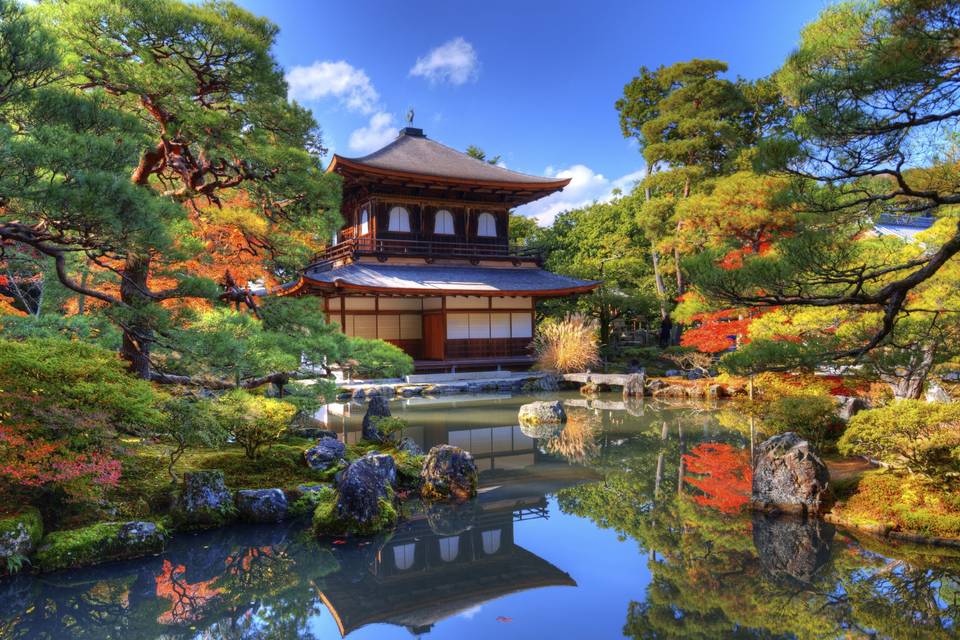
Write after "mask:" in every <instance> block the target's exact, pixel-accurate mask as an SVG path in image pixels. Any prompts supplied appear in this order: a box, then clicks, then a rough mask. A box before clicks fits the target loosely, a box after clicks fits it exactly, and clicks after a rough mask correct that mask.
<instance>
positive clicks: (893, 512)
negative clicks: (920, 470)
mask: <svg viewBox="0 0 960 640" xmlns="http://www.w3.org/2000/svg"><path fill="white" fill-rule="evenodd" d="M831 487H832V490H833V492H834V494H835V495H836V498H837V503H836V504H835V505H834V507H833V509H832V513H833V514H834V515H835V516H837V517H839V518H840V519H842V520H843V521H845V522H848V523H850V524H851V525H852V526H860V527H877V526H880V527H886V528H889V529H891V530H894V531H903V532H909V533H919V534H921V535H924V536H935V537H946V538H960V491H956V490H953V489H951V487H949V486H947V485H943V484H940V483H935V482H931V481H930V480H927V479H925V478H923V477H922V476H920V475H910V474H908V473H898V472H893V471H887V470H883V469H877V470H873V471H867V472H865V473H863V474H862V475H860V476H859V477H849V478H843V479H841V480H839V481H837V482H833V483H831Z"/></svg>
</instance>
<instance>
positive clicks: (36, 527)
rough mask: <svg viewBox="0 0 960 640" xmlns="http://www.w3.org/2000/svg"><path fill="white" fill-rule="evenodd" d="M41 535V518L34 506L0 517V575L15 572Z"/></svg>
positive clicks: (25, 559)
mask: <svg viewBox="0 0 960 640" xmlns="http://www.w3.org/2000/svg"><path fill="white" fill-rule="evenodd" d="M42 537H43V519H42V518H41V517H40V511H39V510H37V508H36V507H27V508H26V509H24V510H23V511H20V512H19V513H16V514H13V515H8V516H3V517H0V575H2V574H3V573H16V572H17V571H19V570H20V568H21V567H22V566H23V563H24V562H26V561H27V556H28V555H29V554H30V553H31V552H32V551H33V550H34V548H36V546H37V544H39V543H40V539H41V538H42Z"/></svg>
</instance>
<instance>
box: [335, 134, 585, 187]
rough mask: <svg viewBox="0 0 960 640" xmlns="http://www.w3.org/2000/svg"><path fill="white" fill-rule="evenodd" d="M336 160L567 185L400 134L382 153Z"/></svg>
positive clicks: (465, 176)
mask: <svg viewBox="0 0 960 640" xmlns="http://www.w3.org/2000/svg"><path fill="white" fill-rule="evenodd" d="M337 158H341V159H342V160H346V161H347V162H350V163H354V164H360V165H364V166H366V167H371V168H374V169H381V170H384V171H399V172H403V173H416V174H421V175H427V176H439V177H443V178H453V179H461V180H478V181H484V182H499V183H519V184H543V185H550V184H553V185H557V183H561V182H562V183H566V182H568V181H566V180H558V179H556V178H544V177H543V176H532V175H528V174H526V173H520V172H518V171H510V170H509V169H504V168H503V167H498V166H497V165H494V164H490V163H488V162H485V161H483V160H477V159H476V158H473V157H471V156H468V155H467V154H465V153H462V152H460V151H457V150H456V149H451V148H450V147H448V146H446V145H443V144H440V143H439V142H435V141H434V140H430V139H429V138H427V137H426V136H423V135H407V134H401V135H400V136H398V137H397V139H396V140H394V141H393V142H391V143H390V144H388V145H387V146H385V147H383V148H382V149H380V150H378V151H374V152H373V153H371V154H369V155H366V156H363V157H360V158H346V157H343V156H334V166H336V161H337Z"/></svg>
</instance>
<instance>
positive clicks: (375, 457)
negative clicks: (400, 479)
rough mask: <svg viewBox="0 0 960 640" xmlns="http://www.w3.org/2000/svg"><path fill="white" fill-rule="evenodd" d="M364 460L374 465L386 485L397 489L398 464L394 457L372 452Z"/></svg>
mask: <svg viewBox="0 0 960 640" xmlns="http://www.w3.org/2000/svg"><path fill="white" fill-rule="evenodd" d="M363 458H364V459H365V460H368V461H369V462H370V463H372V464H373V466H374V467H375V468H376V470H377V473H378V474H379V475H380V479H381V480H382V481H383V482H384V483H385V484H387V485H389V486H390V487H391V488H394V489H395V488H396V487H397V463H396V461H395V460H394V459H393V456H391V455H387V454H386V453H376V452H375V451H371V452H370V453H368V454H367V455H365V456H363Z"/></svg>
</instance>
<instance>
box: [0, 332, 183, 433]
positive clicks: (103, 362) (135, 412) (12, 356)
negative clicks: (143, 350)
mask: <svg viewBox="0 0 960 640" xmlns="http://www.w3.org/2000/svg"><path fill="white" fill-rule="evenodd" d="M0 390H2V392H3V393H2V394H0V408H3V409H4V410H6V411H11V410H14V409H15V410H17V411H18V412H20V414H21V415H36V414H37V413H38V412H39V411H40V410H45V412H44V416H45V417H44V425H43V426H45V427H49V428H52V429H69V428H70V427H71V425H73V424H75V423H76V422H77V421H78V420H79V419H82V418H92V417H94V416H95V417H96V418H97V419H98V421H99V422H100V423H101V430H102V434H108V433H109V432H110V431H111V430H117V431H121V432H124V433H139V432H142V431H150V430H151V429H152V428H154V427H156V426H157V425H159V424H160V423H161V422H162V421H163V413H162V412H161V410H160V406H159V404H160V402H161V401H162V399H163V397H164V396H163V395H161V394H160V393H158V392H157V391H156V390H154V388H153V387H152V386H151V385H150V383H148V382H145V381H143V380H137V379H135V378H133V377H132V376H131V375H130V374H129V373H127V372H126V371H125V370H124V367H123V363H122V362H121V361H120V360H119V359H118V358H117V357H116V355H115V354H113V353H110V352H109V351H106V350H104V349H102V348H100V347H97V346H95V345H92V344H86V343H84V342H79V341H76V340H65V339H63V338H34V339H28V340H24V341H13V340H6V339H2V338H0ZM96 435H97V434H96V433H88V434H83V435H81V437H84V438H89V437H94V436H96Z"/></svg>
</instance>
